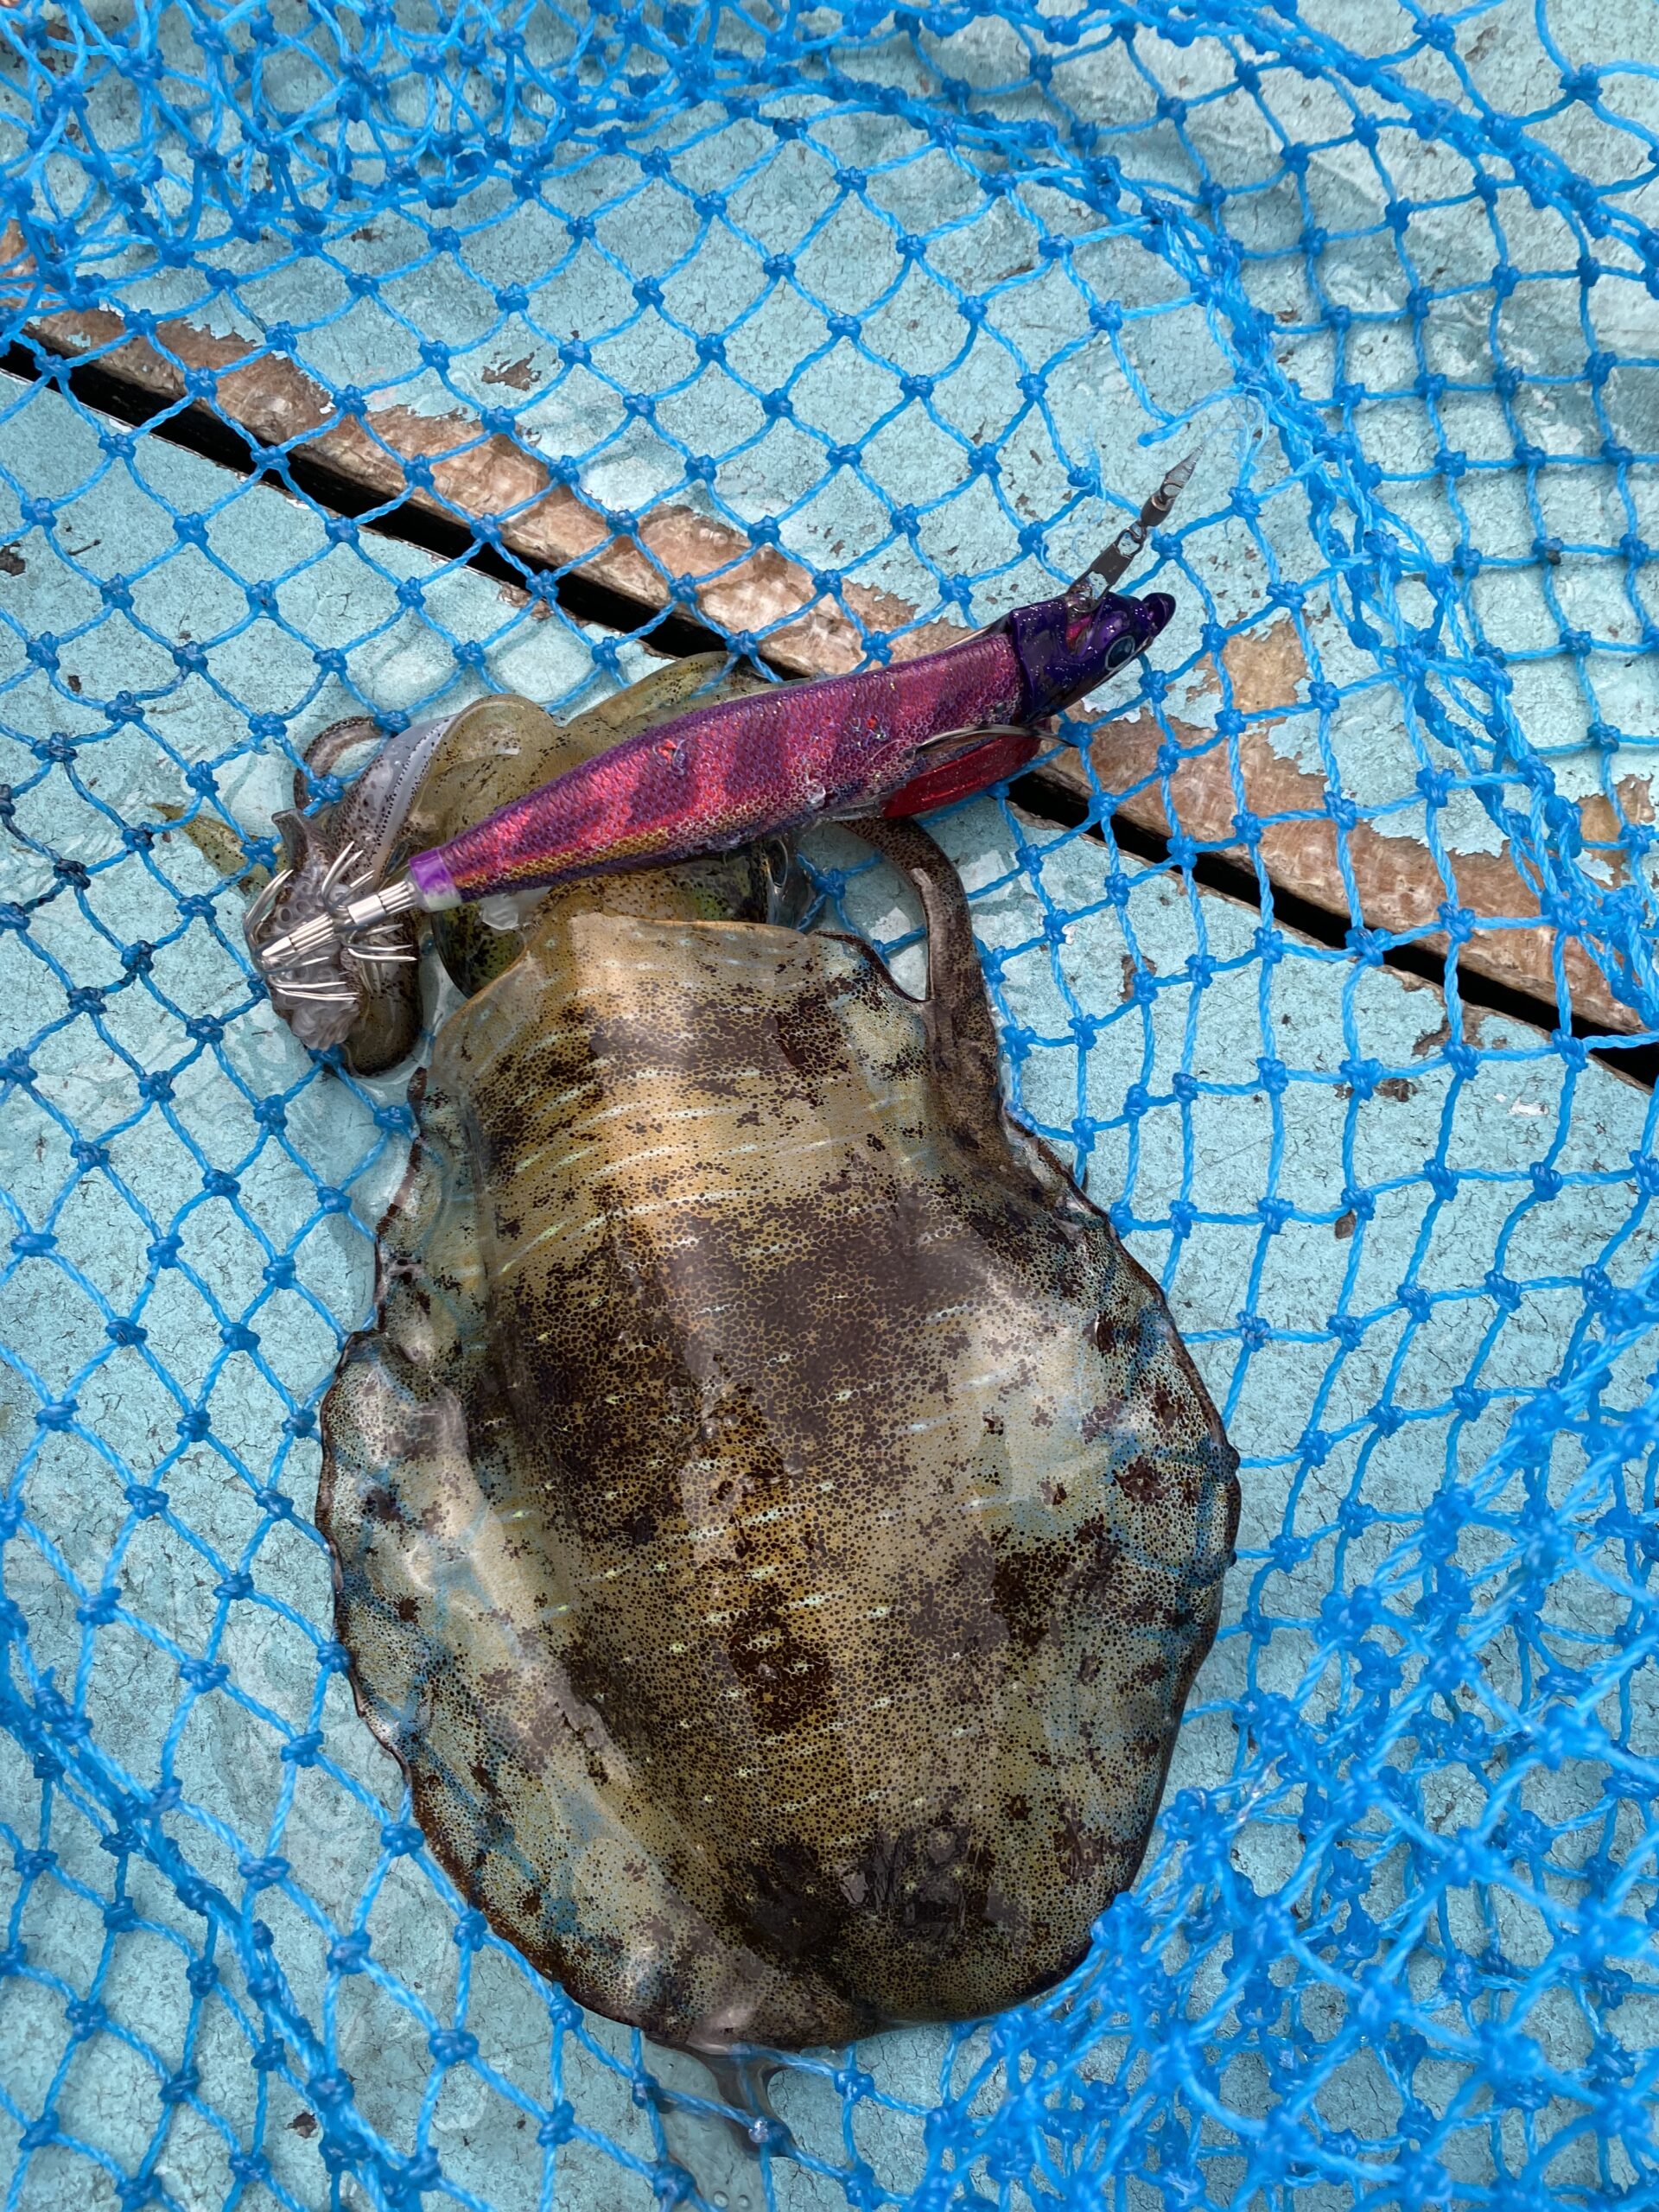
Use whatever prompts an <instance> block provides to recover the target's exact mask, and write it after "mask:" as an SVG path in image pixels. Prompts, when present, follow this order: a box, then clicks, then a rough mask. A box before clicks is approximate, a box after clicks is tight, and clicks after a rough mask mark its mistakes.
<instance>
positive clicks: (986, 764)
mask: <svg viewBox="0 0 1659 2212" xmlns="http://www.w3.org/2000/svg"><path fill="white" fill-rule="evenodd" d="M1041 745H1042V739H1041V738H1040V737H1039V736H1038V734H1037V733H1036V732H1035V731H1034V730H1029V729H1013V728H1007V727H1006V726H1005V727H1004V728H1000V729H990V730H983V731H981V732H979V733H978V734H976V735H975V736H974V737H973V738H971V739H970V740H969V742H968V743H966V744H964V745H963V746H960V747H957V749H956V750H955V751H953V752H951V753H948V754H947V756H946V757H945V758H944V759H943V760H941V759H940V758H939V757H938V747H937V746H930V747H928V749H927V751H926V752H925V753H924V754H923V756H922V758H923V760H924V761H925V763H926V765H925V766H924V767H922V768H921V769H920V770H919V771H918V772H917V773H916V774H915V775H913V776H912V778H911V779H910V781H909V782H908V783H906V784H901V785H899V789H898V790H897V791H893V792H890V793H889V795H888V797H887V799H886V801H885V802H884V804H883V805H882V808H881V813H882V815H883V817H885V819H886V820H887V821H889V822H903V821H906V820H907V819H908V818H909V817H910V816H912V815H913V814H931V812H932V811H933V810H934V808H935V807H939V806H949V805H950V804H951V803H952V802H953V801H954V800H956V799H959V798H972V797H973V795H974V793H975V792H976V791H983V790H984V789H985V788H986V786H987V785H988V784H1000V783H1002V782H1004V781H1005V780H1006V779H1007V778H1008V777H1010V776H1017V775H1018V774H1019V773H1020V770H1021V769H1022V768H1024V767H1025V766H1027V763H1028V762H1029V761H1030V760H1031V759H1032V758H1033V755H1034V754H1035V753H1037V752H1038V751H1039V748H1040V747H1041Z"/></svg>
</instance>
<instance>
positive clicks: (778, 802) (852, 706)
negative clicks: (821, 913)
mask: <svg viewBox="0 0 1659 2212" xmlns="http://www.w3.org/2000/svg"><path fill="white" fill-rule="evenodd" d="M1028 689H1029V687H1028V683H1027V677H1026V675H1025V672H1024V671H1023V670H1022V667H1021V664H1020V657H1019V655H1018V653H1017V652H1016V650H1015V645H1014V638H1013V636H1012V634H1011V633H1010V632H1008V631H1007V630H992V631H987V632H982V633H981V634H980V635H979V636H976V637H973V638H969V639H967V640H966V641H965V642H964V643H963V644H962V645H951V646H950V647H948V648H947V649H946V651H944V652H938V653H931V654H929V655H928V656H927V657H926V658H925V659H920V660H914V661H910V662H907V663H905V664H903V665H901V666H900V667H898V668H868V669H861V670H860V671H857V672H856V673H855V674H854V675H851V676H840V677H830V678H829V679H827V680H825V681H823V682H819V683H810V684H779V686H778V688H777V689H776V690H772V691H766V692H760V693H755V694H752V695H751V696H748V697H747V698H743V699H738V700H734V701H732V702H728V703H726V704H721V705H717V706H710V707H701V708H693V709H691V710H690V712H689V713H687V714H684V715H677V717H676V718H675V719H674V721H671V722H668V723H664V724H661V725H659V726H658V728H655V729H651V730H645V731H642V732H641V733H640V734H639V736H637V737H634V738H630V739H629V740H627V741H626V742H625V743H623V744H621V745H619V746H617V747H615V748H614V749H613V751H612V752H609V753H601V754H600V755H599V756H598V758H597V759H595V760H589V761H586V762H584V763H583V764H582V766H580V767H576V768H572V769H569V770H568V771H567V772H565V773H564V774H563V775H562V776H560V777H558V778H557V779H556V781H555V782H554V783H551V784H548V785H543V787H542V788H541V789H540V790H539V791H531V792H530V793H528V794H527V795H526V796H525V797H524V798H521V799H517V800H515V801H514V802H513V804H512V805H511V806H505V807H503V808H502V809H501V810H500V811H499V813H496V814H493V815H491V816H490V817H488V818H487V819H486V820H485V821H483V822H480V823H478V824H477V825H476V826H475V827H474V829H468V830H466V831H464V832H463V833H462V835H461V836H459V837H455V838H452V839H451V840H450V842H448V844H444V845H439V846H436V847H435V848H434V849H432V850H431V851H430V852H426V853H417V854H416V855H415V857H414V859H413V860H412V861H410V874H411V876H412V877H413V878H414V880H415V882H416V886H417V887H418V889H419V892H420V894H421V903H422V905H423V906H427V907H429V908H431V907H438V906H451V905H454V904H456V903H458V902H459V901H461V900H462V899H475V898H478V897H480V895H482V894H483V893H498V892H503V891H512V890H515V889H529V888H531V887H543V886H546V885H550V884H556V883H562V882H563V881H565V880H567V879H568V878H569V877H573V876H577V875H591V874H600V873H607V872H609V871H611V870H613V869H617V868H638V867H639V866H641V865H649V864H651V863H653V862H666V861H675V860H682V859H685V858H688V857H689V856H690V855H693V854H696V853H704V852H710V851H717V850H721V849H728V848H730V847H733V846H735V845H741V844H745V843H747V842H748V841H749V840H750V839H752V838H754V837H759V836H766V835H768V834H770V833H772V832H775V831H777V830H779V829H789V828H792V827H794V826H795V825H797V824H798V823H804V822H807V821H810V820H813V819H815V818H817V817H822V816H824V815H831V816H833V815H835V814H836V813H837V812H842V811H860V812H868V811H869V810H873V809H879V808H880V807H881V805H882V804H883V803H884V802H885V801H887V799H889V798H893V795H894V794H895V793H898V792H899V791H900V790H901V787H902V786H904V785H906V784H908V783H909V782H910V781H911V780H912V779H913V778H914V777H915V776H916V774H917V770H918V753H921V751H922V749H923V748H924V747H926V746H927V745H929V744H931V743H932V742H934V741H936V740H938V739H939V738H941V737H945V736H948V735H950V734H951V733H953V732H956V731H971V730H983V729H986V728H988V727H995V725H997V724H1006V723H1008V722H1010V721H1014V720H1016V719H1018V718H1019V717H1020V710H1021V709H1022V707H1023V706H1024V705H1025V704H1026V702H1027V694H1028ZM1034 749H1035V745H1034V741H1029V742H1027V741H1023V740H1020V739H1018V738H1016V739H1014V742H1013V744H1012V745H1010V744H1008V743H1006V742H1004V743H1001V744H990V745H988V746H986V747H984V748H983V751H984V756H985V757H984V761H983V765H982V766H979V767H978V768H977V771H976V768H975V767H974V766H970V763H972V762H976V761H977V760H978V754H977V753H970V754H969V755H965V756H959V757H958V758H957V760H953V761H952V762H951V763H950V773H949V774H948V775H947V774H946V772H945V771H944V764H942V765H941V770H940V771H939V772H938V773H939V775H940V779H941V794H942V797H943V796H949V797H958V796H961V795H962V794H963V792H964V791H972V790H977V789H980V788H982V786H983V785H985V784H987V783H988V782H991V781H993V780H995V779H996V778H997V777H999V776H1003V775H1007V774H1008V773H1009V772H1012V771H1014V770H1017V767H1018V766H1023V764H1024V761H1025V760H1026V759H1027V758H1029V755H1030V753H1031V752H1032V751H1033V750H1034ZM927 803H929V804H940V803H941V798H933V797H931V795H930V798H929V799H928V801H927Z"/></svg>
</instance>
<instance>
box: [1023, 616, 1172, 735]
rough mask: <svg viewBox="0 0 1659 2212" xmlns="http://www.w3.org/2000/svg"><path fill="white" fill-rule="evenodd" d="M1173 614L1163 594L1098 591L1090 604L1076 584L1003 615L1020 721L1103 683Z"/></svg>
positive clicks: (1056, 707)
mask: <svg viewBox="0 0 1659 2212" xmlns="http://www.w3.org/2000/svg"><path fill="white" fill-rule="evenodd" d="M1174 612H1175V602H1174V601H1173V599H1172V598H1171V597H1170V595H1169V594H1168V593H1167V592H1166V591H1149V592H1148V593H1147V594H1146V596H1145V598H1144V599H1126V598H1124V597H1122V595H1121V594H1118V593H1117V592H1114V591H1108V592H1103V593H1102V594H1100V596H1099V597H1098V598H1097V599H1095V600H1093V601H1090V600H1089V599H1088V597H1087V596H1086V594H1083V593H1080V592H1079V591H1078V589H1077V587H1076V586H1073V588H1072V589H1071V591H1069V592H1067V593H1065V594H1064V596H1063V597H1061V598H1059V599H1045V600H1039V602H1038V603H1037V605H1036V606H1035V607H1020V608H1019V609H1018V610H1017V611H1016V612H1015V613H1013V614H1011V615H1010V616H1009V617H1008V632H1009V634H1010V636H1011V637H1012V638H1013V640H1014V652H1015V655H1016V656H1017V658H1018V659H1019V662H1020V673H1021V674H1022V675H1023V677H1025V681H1026V696H1025V699H1024V701H1023V702H1022V705H1021V709H1020V719H1021V720H1022V721H1028V722H1035V721H1041V720H1042V719H1043V718H1044V716H1045V715H1057V714H1058V713H1059V712H1060V711H1061V709H1063V708H1065V707H1069V706H1071V703H1072V702H1073V701H1074V700H1077V699H1081V698H1082V697H1083V696H1084V694H1085V693H1086V692H1090V691H1092V690H1094V688H1095V686H1096V684H1097V683H1104V682H1105V681H1106V678H1107V677H1109V676H1110V675H1111V674H1112V673H1113V672H1114V671H1116V670H1117V669H1120V668H1122V666H1123V664H1124V663H1125V662H1126V661H1131V660H1133V659H1134V658H1135V656H1136V654H1137V653H1143V652H1145V651H1146V649H1147V646H1148V645H1150V644H1151V643H1152V641H1153V639H1154V638H1155V637H1156V636H1157V635H1158V632H1160V630H1161V629H1162V628H1163V627H1164V626H1165V624H1166V622H1167V621H1168V620H1169V618H1170V616H1171V615H1172V614H1173V613H1174Z"/></svg>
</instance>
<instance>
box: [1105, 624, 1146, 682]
mask: <svg viewBox="0 0 1659 2212" xmlns="http://www.w3.org/2000/svg"><path fill="white" fill-rule="evenodd" d="M1140 650H1141V641H1140V639H1138V638H1137V637H1136V636H1135V632H1133V631H1132V630H1126V631H1124V632H1123V634H1122V637H1120V638H1115V639H1113V640H1112V643H1111V646H1110V649H1109V651H1108V652H1107V655H1106V674H1107V675H1108V676H1114V675H1116V672H1117V671H1118V670H1119V669H1120V668H1122V665H1123V664H1124V662H1125V661H1126V660H1133V659H1134V658H1135V655H1136V653H1138V652H1140Z"/></svg>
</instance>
